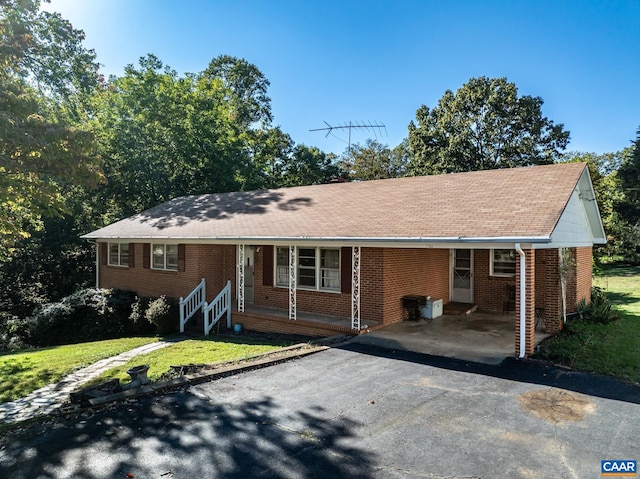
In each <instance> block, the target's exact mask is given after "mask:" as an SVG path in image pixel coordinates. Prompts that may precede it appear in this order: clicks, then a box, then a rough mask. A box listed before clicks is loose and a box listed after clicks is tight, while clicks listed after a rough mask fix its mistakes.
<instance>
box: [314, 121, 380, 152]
mask: <svg viewBox="0 0 640 479" xmlns="http://www.w3.org/2000/svg"><path fill="white" fill-rule="evenodd" d="M323 121H324V120H323ZM324 124H325V125H327V126H326V127H325V128H314V129H312V130H309V131H326V132H327V134H326V135H324V137H325V138H327V137H328V136H329V135H332V136H333V137H335V138H337V139H338V140H341V141H344V140H342V139H341V138H338V137H337V136H335V135H333V130H349V143H348V151H349V153H351V130H366V131H371V132H373V136H375V137H376V138H378V136H382V132H383V131H384V134H385V135H386V134H387V127H386V126H385V124H384V123H380V122H369V123H364V122H358V121H356V122H351V121H350V122H349V123H344V124H338V126H333V125H330V124H329V123H327V122H326V121H324Z"/></svg>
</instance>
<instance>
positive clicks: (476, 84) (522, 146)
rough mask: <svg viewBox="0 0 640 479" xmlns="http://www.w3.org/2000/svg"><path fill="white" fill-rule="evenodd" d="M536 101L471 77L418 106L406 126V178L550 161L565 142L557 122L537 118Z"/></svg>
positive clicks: (500, 82)
mask: <svg viewBox="0 0 640 479" xmlns="http://www.w3.org/2000/svg"><path fill="white" fill-rule="evenodd" d="M542 104H543V101H542V99H541V98H540V97H532V96H528V95H524V96H518V90H517V88H516V85H515V84H514V83H510V82H508V81H507V79H506V78H487V77H479V78H472V79H471V80H469V81H468V82H467V83H466V84H464V85H463V86H462V87H461V88H460V89H459V90H458V91H456V92H455V93H453V92H452V91H450V90H447V91H446V92H445V94H444V96H443V97H442V98H441V99H440V100H439V101H438V104H437V105H436V106H435V107H434V108H433V109H429V108H428V107H427V106H425V105H422V106H421V107H420V108H419V109H418V110H417V112H416V121H415V122H414V121H412V122H411V123H410V124H409V147H410V151H411V161H410V164H409V170H410V173H411V174H414V175H417V174H439V173H455V172H461V171H474V170H487V169H495V168H512V167H516V166H528V165H539V164H549V163H553V162H554V160H556V159H558V158H559V154H560V152H561V151H562V150H564V149H565V148H566V146H567V143H568V141H569V132H568V131H565V130H564V127H563V125H562V124H558V125H556V124H554V123H553V121H551V120H549V119H547V118H546V117H544V116H542V110H541V108H542Z"/></svg>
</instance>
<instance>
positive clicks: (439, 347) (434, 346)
mask: <svg viewBox="0 0 640 479" xmlns="http://www.w3.org/2000/svg"><path fill="white" fill-rule="evenodd" d="M515 326H516V317H515V314H510V315H502V314H498V313H487V312H480V311H476V312H474V313H471V314H461V315H449V314H445V315H443V316H440V317H438V318H435V319H420V320H418V321H402V322H399V323H393V324H391V325H389V326H387V327H386V328H384V329H380V330H377V331H373V332H371V333H368V334H361V335H360V336H357V337H355V338H354V339H353V340H352V342H356V343H359V344H366V345H372V346H380V347H384V348H387V349H398V350H403V351H413V352H418V353H425V354H432V355H435V356H446V357H452V358H458V359H463V360H468V361H475V362H480V363H485V364H500V363H501V362H502V360H503V359H504V358H506V357H509V356H514V354H515ZM548 336H549V334H546V333H543V332H541V331H540V330H536V334H535V339H536V344H538V343H539V342H540V341H542V340H543V339H545V338H547V337H548Z"/></svg>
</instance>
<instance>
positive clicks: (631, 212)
mask: <svg viewBox="0 0 640 479" xmlns="http://www.w3.org/2000/svg"><path fill="white" fill-rule="evenodd" d="M636 135H637V136H636V140H635V141H633V142H632V146H631V149H630V151H629V152H628V154H627V155H626V157H625V159H624V161H623V163H622V165H621V166H620V169H619V170H618V175H619V177H620V187H621V189H622V192H623V195H624V196H623V197H622V198H621V199H620V201H619V202H618V210H619V212H620V215H621V216H622V218H623V219H624V220H625V221H626V222H627V223H629V224H631V225H637V224H640V129H638V131H637V132H636ZM639 243H640V241H639Z"/></svg>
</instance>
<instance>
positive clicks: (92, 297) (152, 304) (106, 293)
mask: <svg viewBox="0 0 640 479" xmlns="http://www.w3.org/2000/svg"><path fill="white" fill-rule="evenodd" d="M5 316H6V317H2V318H0V349H3V350H16V349H22V348H26V347H33V346H35V347H42V346H54V345H60V344H71V343H79V342H85V341H97V340H102V339H114V338H120V337H125V336H139V335H148V334H153V333H156V334H158V335H166V334H171V333H173V332H176V331H177V326H178V319H177V318H178V305H177V302H172V301H170V300H167V299H166V298H164V297H161V298H139V297H137V296H136V295H135V293H133V292H131V291H124V290H118V289H96V288H87V289H82V290H80V291H77V292H75V293H74V294H72V295H70V296H67V297H65V298H63V299H62V300H61V301H59V302H54V303H47V304H45V305H43V306H42V307H41V308H39V310H38V311H37V312H36V313H35V314H33V315H32V316H30V317H28V318H26V319H20V318H17V317H15V316H9V315H5Z"/></svg>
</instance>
